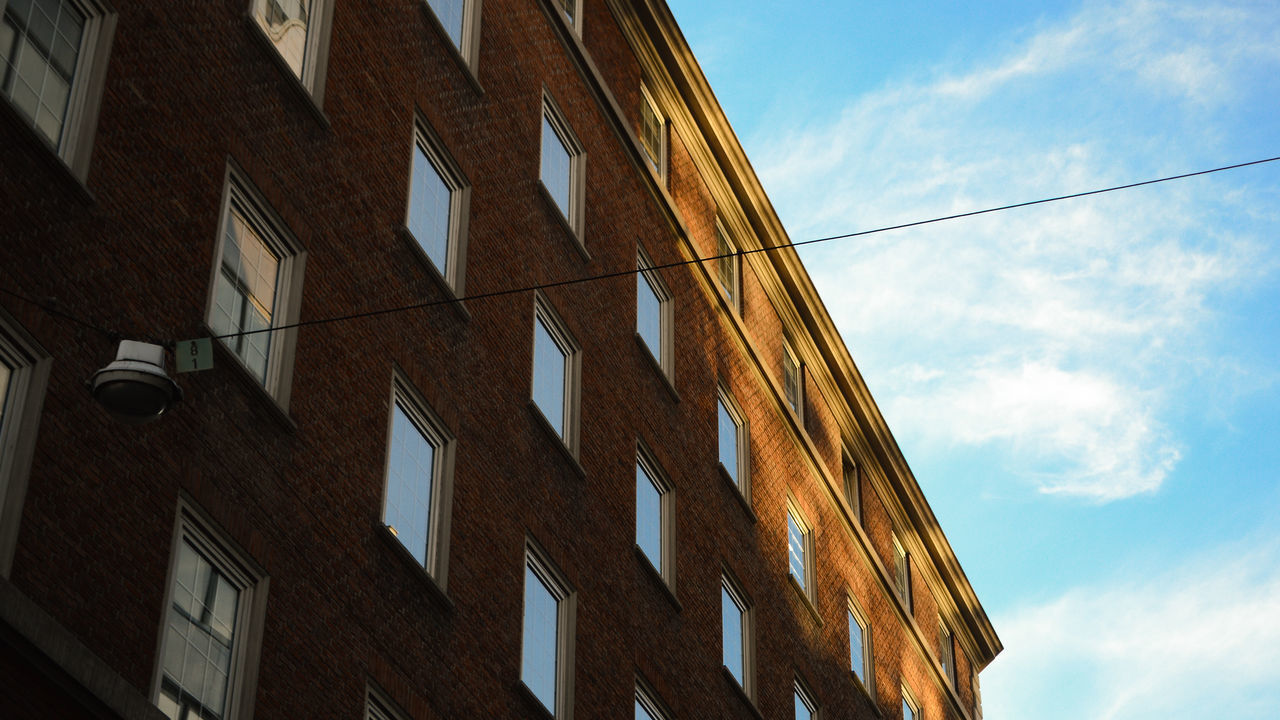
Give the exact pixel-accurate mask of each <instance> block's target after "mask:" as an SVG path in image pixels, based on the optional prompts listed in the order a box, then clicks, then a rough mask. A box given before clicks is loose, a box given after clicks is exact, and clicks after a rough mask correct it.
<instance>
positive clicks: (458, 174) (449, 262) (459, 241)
mask: <svg viewBox="0 0 1280 720" xmlns="http://www.w3.org/2000/svg"><path fill="white" fill-rule="evenodd" d="M419 150H421V151H422V153H423V154H424V155H425V156H426V158H427V162H428V163H429V164H430V165H431V167H432V169H433V170H435V172H436V174H437V175H438V176H439V177H440V180H441V181H442V182H443V183H444V185H445V187H447V188H448V189H449V220H448V229H447V230H446V236H445V258H444V259H445V262H444V267H441V266H440V265H438V264H437V263H436V261H435V259H433V258H432V257H431V255H430V254H429V253H428V252H427V249H426V247H424V246H423V244H422V238H419V237H417V236H416V235H414V234H413V224H412V222H411V220H412V219H413V189H414V188H413V164H414V163H415V162H417V156H418V151H419ZM405 195H406V197H405V212H404V227H405V230H407V231H408V233H409V235H410V236H411V237H413V239H414V240H415V241H416V242H414V243H413V247H414V248H415V249H416V250H417V251H418V252H419V255H420V257H421V258H422V259H423V260H424V261H426V263H427V265H428V266H430V267H431V269H432V270H434V271H436V273H437V274H438V275H439V276H440V279H441V280H443V281H444V283H445V285H447V286H448V287H449V289H450V290H452V291H453V293H454V295H455V296H461V295H462V294H463V290H464V288H463V285H464V284H465V282H466V262H467V227H468V222H469V217H468V215H469V211H470V208H471V185H470V183H468V182H467V180H466V178H465V177H464V176H463V175H462V171H461V170H460V169H459V168H458V165H457V163H456V162H454V160H453V157H452V156H451V155H449V153H448V152H447V151H445V149H444V143H442V142H441V141H440V138H439V136H437V135H436V134H435V132H434V131H433V130H432V129H431V126H430V125H429V124H428V123H427V121H426V119H425V118H423V117H422V116H421V115H418V116H416V117H415V119H414V125H413V144H412V146H411V150H410V154H409V183H408V191H407V192H406V193H405Z"/></svg>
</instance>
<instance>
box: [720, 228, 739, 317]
mask: <svg viewBox="0 0 1280 720" xmlns="http://www.w3.org/2000/svg"><path fill="white" fill-rule="evenodd" d="M732 253H733V248H732V247H731V246H730V245H729V241H728V240H727V239H726V238H725V236H724V233H723V232H722V231H721V230H720V229H719V228H716V256H717V257H719V258H720V259H719V260H717V261H716V270H717V274H718V275H719V278H720V287H722V288H724V294H725V295H727V296H728V297H729V299H730V300H733V299H734V294H735V292H736V291H737V277H736V275H737V273H735V272H734V263H736V262H737V257H736V256H735V255H733V254H732Z"/></svg>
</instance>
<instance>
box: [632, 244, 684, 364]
mask: <svg viewBox="0 0 1280 720" xmlns="http://www.w3.org/2000/svg"><path fill="white" fill-rule="evenodd" d="M637 262H638V265H639V269H640V272H638V273H636V333H637V334H639V335H640V339H641V340H644V345H645V347H647V348H648V349H649V354H650V355H652V356H653V359H654V360H657V361H658V367H660V368H661V369H662V372H663V373H664V374H665V375H666V376H667V377H668V378H670V377H671V375H672V372H671V371H672V365H673V364H674V356H675V349H674V348H673V347H672V343H673V340H672V335H673V332H672V327H671V325H672V319H671V316H672V308H671V293H670V292H668V291H667V286H666V285H665V284H664V283H663V282H662V278H661V277H660V276H659V275H658V272H657V271H656V270H653V269H652V267H653V263H652V262H650V261H649V257H648V256H647V255H646V254H645V252H644V250H643V249H642V250H640V251H639V259H638V261H637Z"/></svg>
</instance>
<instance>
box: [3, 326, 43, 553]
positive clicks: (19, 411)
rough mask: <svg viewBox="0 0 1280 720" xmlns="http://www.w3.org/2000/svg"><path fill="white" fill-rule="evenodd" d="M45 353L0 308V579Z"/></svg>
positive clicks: (27, 466)
mask: <svg viewBox="0 0 1280 720" xmlns="http://www.w3.org/2000/svg"><path fill="white" fill-rule="evenodd" d="M52 365H53V360H52V358H50V357H49V354H48V353H46V352H45V351H44V350H43V349H41V347H40V345H39V344H38V343H36V341H35V340H34V339H33V338H31V337H30V336H29V335H27V333H26V332H25V331H23V330H22V328H21V326H19V325H18V323H17V322H16V321H14V320H13V319H12V318H10V317H9V315H8V314H7V313H5V312H4V311H3V310H0V577H9V568H10V565H11V564H12V562H13V553H14V550H15V549H16V548H17V542H18V524H19V522H20V521H21V520H22V503H23V500H24V499H25V498H26V495H27V478H28V476H29V475H30V474H31V458H32V454H33V453H34V451H35V446H36V432H37V429H38V427H39V425H40V410H41V408H42V407H43V405H44V392H45V387H46V386H47V385H48V381H49V368H50V366H52Z"/></svg>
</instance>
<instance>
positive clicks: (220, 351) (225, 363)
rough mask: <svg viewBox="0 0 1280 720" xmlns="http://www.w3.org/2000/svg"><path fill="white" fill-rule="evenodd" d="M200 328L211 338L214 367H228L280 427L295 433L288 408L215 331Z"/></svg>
mask: <svg viewBox="0 0 1280 720" xmlns="http://www.w3.org/2000/svg"><path fill="white" fill-rule="evenodd" d="M201 329H202V330H203V331H204V333H205V334H206V335H207V336H208V337H210V338H212V342H210V345H212V346H213V354H214V356H215V358H216V359H215V360H214V363H213V366H214V367H215V368H219V367H221V368H228V369H229V370H230V372H231V374H232V375H234V376H235V377H236V379H237V380H239V382H240V384H242V385H245V386H248V387H249V388H251V390H250V392H251V393H252V394H254V395H256V396H257V397H258V398H260V399H261V400H262V402H261V403H259V404H261V405H264V406H266V408H267V410H268V414H269V415H271V416H272V418H274V419H275V420H276V422H278V423H279V424H280V425H281V427H283V428H284V429H285V430H287V431H288V432H291V433H296V432H297V431H298V423H296V422H294V420H293V418H292V417H290V416H289V410H288V409H286V408H285V407H283V406H282V405H280V402H279V401H277V400H276V397H275V396H274V395H272V394H271V393H269V392H267V389H266V388H265V387H263V385H262V383H260V382H258V378H256V377H254V376H253V373H251V372H249V368H246V367H245V366H244V363H242V362H240V358H239V357H238V356H237V355H236V354H235V353H233V352H231V350H230V349H229V348H228V347H227V346H226V345H225V344H224V343H223V342H222V341H221V340H219V339H218V338H217V335H218V333H215V332H214V331H213V330H212V329H211V328H210V327H209V326H208V325H201Z"/></svg>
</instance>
